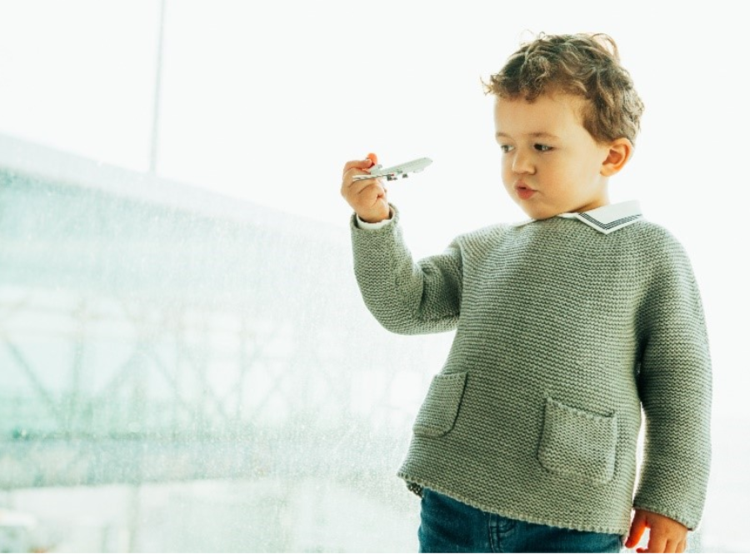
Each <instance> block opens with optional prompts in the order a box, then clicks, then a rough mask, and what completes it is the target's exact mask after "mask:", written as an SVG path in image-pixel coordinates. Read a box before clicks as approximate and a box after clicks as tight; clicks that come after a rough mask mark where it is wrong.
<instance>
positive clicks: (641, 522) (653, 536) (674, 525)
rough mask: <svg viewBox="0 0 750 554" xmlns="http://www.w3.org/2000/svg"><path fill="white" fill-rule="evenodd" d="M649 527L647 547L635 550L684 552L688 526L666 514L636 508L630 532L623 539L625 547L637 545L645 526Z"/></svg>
mask: <svg viewBox="0 0 750 554" xmlns="http://www.w3.org/2000/svg"><path fill="white" fill-rule="evenodd" d="M647 527H648V528H649V529H651V532H650V534H649V537H648V547H647V548H639V549H637V552H685V548H686V547H687V534H688V528H687V527H685V526H684V525H683V524H682V523H680V522H678V521H675V520H673V519H671V518H668V517H667V516H663V515H661V514H656V513H654V512H649V511H646V510H639V509H636V511H635V516H634V517H633V522H632V523H631V524H630V534H629V535H628V540H627V541H625V547H626V548H633V547H634V546H635V545H637V544H638V543H639V542H640V540H641V537H642V536H643V532H644V531H645V530H646V528H647Z"/></svg>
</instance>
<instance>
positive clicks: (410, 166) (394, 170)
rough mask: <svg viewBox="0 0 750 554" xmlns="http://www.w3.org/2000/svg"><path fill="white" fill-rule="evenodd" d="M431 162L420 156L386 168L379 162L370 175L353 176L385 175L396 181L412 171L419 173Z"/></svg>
mask: <svg viewBox="0 0 750 554" xmlns="http://www.w3.org/2000/svg"><path fill="white" fill-rule="evenodd" d="M431 163H432V160H431V159H430V158H419V159H417V160H412V161H410V162H406V163H404V164H399V165H394V166H393V167H386V168H385V169H383V166H382V165H380V164H377V165H376V166H375V167H373V168H372V169H371V170H370V174H369V175H355V176H354V177H353V178H352V181H362V180H363V179H375V178H377V177H385V178H386V179H387V180H389V181H395V180H396V179H398V178H399V176H400V177H401V178H402V179H403V178H404V177H408V176H409V174H410V173H418V172H419V171H422V170H423V169H424V168H425V167H427V166H428V165H430V164H431Z"/></svg>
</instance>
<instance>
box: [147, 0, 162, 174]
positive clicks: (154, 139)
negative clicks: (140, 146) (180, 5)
mask: <svg viewBox="0 0 750 554" xmlns="http://www.w3.org/2000/svg"><path fill="white" fill-rule="evenodd" d="M166 3H167V0H161V7H160V9H159V42H158V44H157V50H156V79H155V82H154V112H153V114H152V118H151V156H150V158H149V164H148V171H149V173H152V174H156V164H157V162H158V151H159V108H160V107H161V106H160V105H161V65H162V58H163V56H164V52H163V50H164V12H165V6H166Z"/></svg>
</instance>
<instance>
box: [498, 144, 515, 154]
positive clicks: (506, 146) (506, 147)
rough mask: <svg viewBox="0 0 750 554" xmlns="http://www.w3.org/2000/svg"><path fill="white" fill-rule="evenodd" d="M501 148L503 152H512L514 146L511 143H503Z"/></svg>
mask: <svg viewBox="0 0 750 554" xmlns="http://www.w3.org/2000/svg"><path fill="white" fill-rule="evenodd" d="M500 150H502V151H503V153H505V154H507V153H508V152H510V151H511V150H513V147H512V146H511V145H510V144H501V145H500Z"/></svg>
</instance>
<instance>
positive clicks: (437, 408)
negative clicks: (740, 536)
mask: <svg viewBox="0 0 750 554" xmlns="http://www.w3.org/2000/svg"><path fill="white" fill-rule="evenodd" d="M393 211H394V219H393V222H392V223H391V224H389V225H386V226H385V227H383V228H381V229H377V230H364V229H359V228H358V227H357V224H356V218H354V217H353V218H352V221H351V230H352V240H353V250H354V266H355V273H356V276H357V280H358V282H359V286H360V290H361V292H362V296H363V298H364V301H365V303H366V305H367V307H368V308H369V310H370V311H371V312H372V314H373V315H374V316H375V317H376V318H377V320H378V321H379V322H380V323H381V324H382V325H383V326H384V327H385V328H387V329H389V330H391V331H393V332H395V333H402V334H418V333H433V332H443V331H450V330H454V329H455V331H456V332H455V338H454V340H453V344H452V347H451V350H450V353H449V355H448V359H447V360H446V362H445V364H444V366H443V368H442V370H441V371H440V372H439V374H438V375H436V376H435V377H434V379H433V381H432V383H431V385H430V388H429V391H428V392H427V396H426V399H425V401H424V403H423V405H422V407H421V408H420V410H419V414H418V415H417V418H416V422H415V424H414V435H413V437H412V442H411V445H410V447H409V451H408V454H407V457H406V459H405V461H404V463H403V465H402V467H401V469H400V471H399V476H400V477H402V478H403V479H404V480H406V481H407V483H408V484H409V485H410V487H411V488H415V487H417V488H418V487H419V486H421V487H427V488H430V489H433V490H435V491H438V492H441V493H443V494H446V495H448V496H451V497H453V498H455V499H457V500H459V501H462V502H464V503H466V504H469V505H471V506H474V507H476V508H479V509H481V510H484V511H488V512H493V513H497V514H500V515H503V516H506V517H510V518H514V519H520V520H524V521H528V522H532V523H541V524H546V525H553V526H558V527H565V528H570V529H577V530H582V531H595V532H602V533H619V534H622V535H625V534H627V532H628V529H629V526H630V517H631V509H632V508H633V507H637V508H643V509H647V510H650V511H654V512H657V513H660V514H663V515H666V516H668V517H671V518H673V519H675V520H677V521H679V522H681V523H683V524H684V525H686V526H687V527H688V528H690V529H694V528H695V527H696V526H697V525H698V522H699V520H700V517H701V513H702V510H703V505H704V500H705V492H706V485H707V481H708V474H709V464H710V437H709V431H710V410H711V406H710V403H711V363H710V357H709V350H708V341H707V337H706V330H705V323H704V317H703V310H702V307H701V300H700V295H699V291H698V288H697V286H696V283H695V279H694V276H693V271H692V268H691V265H690V262H689V260H688V257H687V255H686V253H685V251H684V249H683V248H682V247H681V245H680V244H679V243H678V241H677V240H676V239H675V238H674V237H673V236H672V235H671V234H670V233H669V232H668V231H666V230H665V229H664V228H662V227H660V226H658V225H656V224H654V223H650V222H648V221H645V220H643V219H640V220H638V221H636V222H635V223H632V224H630V225H629V226H627V227H624V228H622V229H619V230H617V231H616V232H614V233H612V234H610V235H604V234H602V233H600V232H598V231H596V230H595V229H592V228H591V227H589V226H587V225H586V224H584V223H582V222H581V221H579V220H576V219H567V218H560V217H553V218H550V219H546V220H540V221H534V222H531V223H527V224H525V225H521V226H511V225H495V226H491V227H487V228H484V229H480V230H478V231H475V232H471V233H468V234H465V235H462V236H459V237H458V238H456V239H455V240H454V241H453V242H452V243H451V244H450V245H449V246H448V248H447V249H446V250H445V251H444V252H443V253H442V254H439V255H436V256H431V257H428V258H426V259H423V260H421V261H418V262H415V261H414V260H413V259H412V256H411V254H410V252H409V250H408V248H407V247H406V245H405V243H404V240H403V236H402V229H401V227H400V225H399V217H400V215H399V212H398V210H397V209H396V208H395V207H393ZM642 413H643V414H644V415H645V423H646V425H645V447H644V449H645V450H644V455H643V463H642V465H641V468H640V478H639V483H638V487H637V491H636V494H635V499H633V492H634V487H635V484H636V483H635V480H636V448H637V439H638V433H639V429H640V425H641V414H642Z"/></svg>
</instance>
